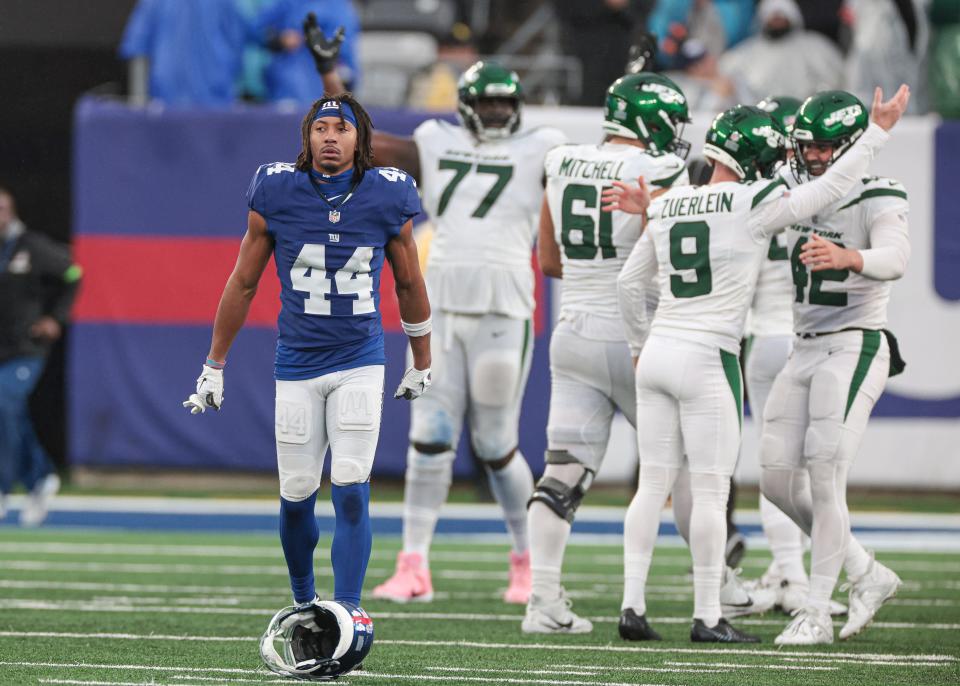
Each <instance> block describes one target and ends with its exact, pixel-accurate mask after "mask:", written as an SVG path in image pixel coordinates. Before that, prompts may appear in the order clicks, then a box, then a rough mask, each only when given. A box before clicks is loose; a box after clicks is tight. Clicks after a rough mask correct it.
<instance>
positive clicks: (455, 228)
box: [413, 119, 564, 319]
mask: <svg viewBox="0 0 960 686" xmlns="http://www.w3.org/2000/svg"><path fill="white" fill-rule="evenodd" d="M413 139H414V141H415V142H416V144H417V150H418V152H419V155H420V170H421V178H420V185H421V190H422V191H423V205H424V209H426V211H427V213H428V214H429V215H430V218H431V220H433V223H434V226H435V228H436V232H435V234H434V237H433V241H432V242H431V244H430V255H429V257H428V258H427V273H426V280H427V288H428V290H429V293H430V304H431V305H432V306H433V307H434V308H436V309H440V310H446V311H448V312H459V313H462V314H487V313H495V314H501V315H505V316H507V317H513V318H516V319H527V318H528V317H530V315H531V314H532V313H533V307H534V298H533V271H532V270H531V268H530V250H531V248H532V247H533V241H534V238H535V236H536V227H535V225H534V221H535V219H536V217H537V214H538V212H539V211H540V202H541V199H542V198H543V185H542V181H543V158H544V157H545V156H546V154H547V151H549V150H550V149H551V148H553V147H555V146H557V145H559V144H561V143H563V142H564V136H563V134H562V133H561V132H560V131H558V130H557V129H552V128H546V127H543V128H535V129H529V130H525V131H521V132H519V133H517V134H514V135H512V136H510V137H508V138H504V139H498V140H491V141H481V142H478V141H477V140H476V139H474V137H473V135H472V134H471V133H470V132H469V131H467V130H466V129H465V128H464V127H462V126H454V125H453V124H450V123H448V122H444V121H440V120H437V119H431V120H428V121H426V122H424V123H423V124H421V125H420V126H419V127H417V130H416V131H414V133H413Z"/></svg>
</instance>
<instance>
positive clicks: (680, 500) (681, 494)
mask: <svg viewBox="0 0 960 686" xmlns="http://www.w3.org/2000/svg"><path fill="white" fill-rule="evenodd" d="M670 500H671V501H672V503H673V523H674V524H675V525H676V527H677V533H679V534H680V537H681V538H682V539H683V540H684V541H686V543H687V546H689V545H690V513H691V512H692V511H693V496H692V495H691V494H690V472H689V471H688V470H687V468H686V467H684V468H683V469H681V470H680V473H679V474H677V480H676V481H674V482H673V490H672V491H670Z"/></svg>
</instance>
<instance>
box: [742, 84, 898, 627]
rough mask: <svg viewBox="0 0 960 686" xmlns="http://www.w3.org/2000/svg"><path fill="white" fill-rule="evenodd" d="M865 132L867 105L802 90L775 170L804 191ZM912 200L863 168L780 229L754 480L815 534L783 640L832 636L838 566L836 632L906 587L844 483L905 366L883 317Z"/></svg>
mask: <svg viewBox="0 0 960 686" xmlns="http://www.w3.org/2000/svg"><path fill="white" fill-rule="evenodd" d="M867 132H868V127H867V113H866V108H865V107H864V105H863V103H861V102H860V101H859V100H858V99H857V98H856V97H854V96H853V95H851V94H849V93H845V92H843V91H827V92H824V93H819V94H817V95H815V96H813V97H811V98H808V99H807V100H806V101H805V102H804V103H803V106H802V107H801V108H800V111H799V113H798V114H797V119H796V122H795V124H794V130H793V141H794V145H795V146H796V155H795V158H794V164H793V165H792V167H790V168H784V169H783V170H782V171H781V173H780V178H781V179H782V181H783V182H784V183H785V184H786V185H787V186H789V187H791V188H794V187H796V190H792V191H791V192H792V193H794V194H795V193H798V192H800V190H802V189H804V188H806V187H808V184H807V183H806V182H808V181H810V180H811V179H817V178H823V177H824V176H825V175H826V174H828V173H829V171H830V170H832V169H833V168H835V167H836V166H838V165H839V164H842V163H843V162H845V161H846V158H847V157H848V156H849V155H850V154H851V150H852V149H851V146H852V145H854V141H857V140H859V139H861V138H863V137H864V136H866V135H867ZM800 183H803V185H800V186H798V184H800ZM811 183H813V182H811ZM908 210H909V206H908V204H907V193H906V190H905V189H904V187H903V186H902V185H901V184H900V183H899V182H897V181H894V180H893V179H887V178H882V177H876V176H873V177H867V176H864V177H862V178H861V179H859V180H858V183H857V184H856V185H855V187H854V188H852V189H850V190H849V191H848V192H847V193H846V194H845V195H844V196H843V197H842V198H837V199H835V200H834V201H833V202H831V203H830V204H829V205H828V206H827V207H825V208H823V209H822V210H820V211H818V212H817V213H816V214H814V215H813V216H812V217H810V218H809V219H808V220H806V221H804V222H803V223H799V224H796V225H794V226H791V227H789V228H788V230H787V234H786V235H787V250H788V252H789V255H790V264H791V268H792V273H793V286H794V293H793V296H794V297H793V319H794V326H795V329H796V333H797V338H796V343H795V346H794V350H793V354H792V355H791V357H790V359H789V361H788V362H787V364H786V366H785V367H784V369H783V371H781V372H780V374H779V375H777V378H776V381H775V382H774V384H773V388H772V389H771V391H770V396H769V398H768V399H767V405H766V409H765V412H764V423H763V437H762V439H761V442H760V454H761V464H762V466H763V473H762V477H761V488H762V490H763V493H764V495H765V496H766V497H767V498H769V499H770V500H771V501H772V502H774V503H775V504H776V505H777V506H778V507H779V508H780V509H782V510H783V511H784V512H786V513H787V514H788V515H790V517H791V518H792V519H793V520H794V521H795V522H796V523H797V524H798V525H799V526H800V527H801V528H802V529H803V530H804V531H806V532H807V533H808V534H810V537H811V565H810V590H809V594H808V595H807V597H806V599H805V602H804V604H803V607H802V609H800V610H799V611H798V612H797V613H796V614H795V616H794V618H793V621H791V622H790V624H789V625H788V626H787V627H786V629H784V631H783V632H782V633H781V634H780V635H779V636H778V637H777V639H776V643H777V644H779V645H812V644H818V643H832V642H833V625H832V623H831V621H830V616H829V612H828V603H829V602H830V596H831V594H832V593H833V589H834V586H835V585H836V582H837V577H838V576H839V574H840V568H841V566H842V567H845V569H846V573H847V579H848V580H849V582H850V597H849V616H848V619H847V622H846V624H845V625H844V626H843V628H842V629H841V630H840V638H841V639H845V638H849V637H851V636H853V635H855V634H857V633H859V632H860V631H862V630H863V629H864V628H865V627H866V626H867V625H868V624H869V623H870V621H871V620H872V619H873V616H874V614H875V613H876V612H877V610H878V609H879V608H880V606H881V605H882V604H883V603H884V602H885V601H886V600H887V599H889V598H891V597H893V596H894V595H895V594H896V592H897V589H898V588H899V587H900V585H901V581H900V579H899V577H898V576H897V575H896V574H895V573H894V572H893V571H891V570H890V569H888V568H887V567H884V566H883V565H882V564H880V563H879V562H877V561H875V560H874V559H873V556H872V554H870V553H868V552H867V551H866V550H864V548H863V546H861V545H860V543H859V542H857V540H856V539H855V538H853V536H852V535H851V533H850V518H849V513H848V510H847V502H846V484H847V472H848V470H849V469H850V466H851V464H852V463H853V459H854V458H855V457H856V453H857V449H858V448H859V446H860V439H861V437H862V436H863V432H864V430H865V429H866V426H867V421H868V419H869V417H870V412H871V411H872V409H873V406H874V404H875V403H876V401H877V400H878V399H879V397H880V395H881V393H882V392H883V387H884V384H885V383H886V380H887V376H888V374H889V375H893V374H897V373H899V372H900V371H902V370H903V366H904V365H903V361H902V360H901V359H900V355H899V351H898V349H897V344H896V339H895V338H894V337H893V335H892V334H891V333H890V332H889V331H887V330H886V329H885V328H884V327H886V325H887V302H888V301H889V299H890V286H891V284H890V282H891V281H893V280H895V279H899V278H900V277H901V276H903V273H904V271H905V270H906V266H907V261H908V259H909V257H910V243H909V238H908V234H907V212H908Z"/></svg>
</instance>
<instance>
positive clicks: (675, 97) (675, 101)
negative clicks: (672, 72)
mask: <svg viewBox="0 0 960 686" xmlns="http://www.w3.org/2000/svg"><path fill="white" fill-rule="evenodd" d="M640 90H642V91H647V92H649V93H656V94H657V95H659V96H660V99H661V100H663V101H664V102H666V103H670V104H671V105H682V104H683V103H685V102H686V100H685V99H684V97H683V94H682V93H679V92H677V91H675V90H673V89H672V88H670V87H668V86H664V85H663V84H662V83H645V84H643V85H642V86H640Z"/></svg>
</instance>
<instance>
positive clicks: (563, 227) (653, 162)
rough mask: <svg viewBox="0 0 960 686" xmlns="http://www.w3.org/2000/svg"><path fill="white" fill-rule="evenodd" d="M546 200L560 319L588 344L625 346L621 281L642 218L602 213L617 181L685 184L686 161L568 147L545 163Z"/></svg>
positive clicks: (625, 148) (608, 146)
mask: <svg viewBox="0 0 960 686" xmlns="http://www.w3.org/2000/svg"><path fill="white" fill-rule="evenodd" d="M544 172H545V174H546V178H547V190H546V192H547V201H548V203H549V206H550V215H551V219H552V220H553V227H554V236H555V238H556V241H557V245H558V246H559V248H560V259H561V261H562V263H563V280H562V281H561V305H560V318H561V319H563V320H565V321H568V322H570V324H571V326H572V327H573V329H574V330H575V331H576V332H577V333H579V334H580V335H582V336H584V337H585V338H589V339H593V340H602V341H622V340H624V338H625V335H624V332H623V322H622V318H621V317H620V309H619V306H618V303H617V275H618V274H619V273H620V270H621V268H622V267H623V263H624V262H626V260H627V257H628V256H629V255H630V251H631V250H632V249H633V245H634V243H636V242H637V239H638V238H639V237H640V233H641V231H642V229H643V221H642V217H641V216H639V215H634V214H628V213H626V212H603V211H602V210H601V209H600V205H601V202H600V198H601V195H602V193H603V190H604V189H605V188H607V187H609V186H610V184H611V182H613V181H623V182H624V183H636V180H637V178H638V177H639V176H643V177H644V178H645V179H647V180H648V182H649V183H650V184H651V185H653V186H655V187H658V188H666V187H669V186H672V185H683V184H686V183H688V177H687V170H686V166H685V165H684V162H683V160H682V159H681V158H680V157H678V156H676V155H673V154H658V153H653V154H651V153H650V152H648V151H645V150H643V149H641V148H638V147H636V146H633V145H623V144H612V143H602V144H600V145H564V146H560V147H558V148H554V149H553V150H552V151H551V152H550V153H549V154H548V155H547V158H546V161H545V162H544Z"/></svg>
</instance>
